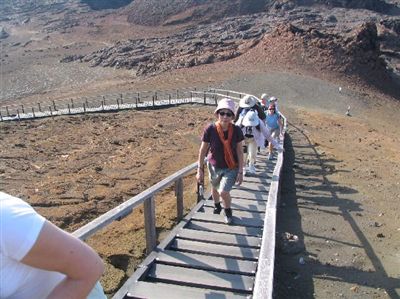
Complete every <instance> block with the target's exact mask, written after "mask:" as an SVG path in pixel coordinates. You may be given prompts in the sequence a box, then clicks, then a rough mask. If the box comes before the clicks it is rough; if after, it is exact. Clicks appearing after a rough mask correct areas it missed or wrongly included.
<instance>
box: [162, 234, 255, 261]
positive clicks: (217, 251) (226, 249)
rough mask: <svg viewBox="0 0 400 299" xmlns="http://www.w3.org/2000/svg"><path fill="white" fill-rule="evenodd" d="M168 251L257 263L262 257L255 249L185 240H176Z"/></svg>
mask: <svg viewBox="0 0 400 299" xmlns="http://www.w3.org/2000/svg"><path fill="white" fill-rule="evenodd" d="M168 249H169V250H171V249H172V250H179V251H185V252H191V253H201V254H210V255H214V256H220V257H231V258H238V259H243V260H252V261H256V260H257V259H258V256H259V255H260V250H259V249H255V248H249V247H239V246H230V245H221V244H213V243H205V242H199V241H191V240H183V239H174V240H173V241H172V242H171V244H170V246H169V247H168Z"/></svg>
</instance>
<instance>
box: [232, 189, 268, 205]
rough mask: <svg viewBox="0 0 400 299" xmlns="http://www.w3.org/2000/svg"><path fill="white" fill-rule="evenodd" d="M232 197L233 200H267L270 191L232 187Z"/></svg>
mask: <svg viewBox="0 0 400 299" xmlns="http://www.w3.org/2000/svg"><path fill="white" fill-rule="evenodd" d="M231 197H232V202H234V201H235V198H241V199H253V200H260V201H266V200H267V199H268V193H267V192H258V191H247V190H241V189H232V191H231Z"/></svg>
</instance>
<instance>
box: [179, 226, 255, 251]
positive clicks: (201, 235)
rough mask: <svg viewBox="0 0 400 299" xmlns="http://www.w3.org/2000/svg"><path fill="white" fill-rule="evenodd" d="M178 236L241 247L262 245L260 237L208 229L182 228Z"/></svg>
mask: <svg viewBox="0 0 400 299" xmlns="http://www.w3.org/2000/svg"><path fill="white" fill-rule="evenodd" d="M176 236H177V237H178V238H180V239H188V240H195V241H203V242H210V243H217V244H226V245H237V246H241V247H254V248H259V247H260V246H261V238H259V237H251V236H243V235H232V234H225V233H216V232H208V231H201V230H193V229H186V228H185V229H182V230H181V231H180V232H179V233H178V234H177V235H176Z"/></svg>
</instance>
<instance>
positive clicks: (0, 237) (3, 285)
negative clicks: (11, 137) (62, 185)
mask: <svg viewBox="0 0 400 299" xmlns="http://www.w3.org/2000/svg"><path fill="white" fill-rule="evenodd" d="M103 271H104V264H103V261H102V260H101V258H100V257H99V256H98V255H97V253H96V252H95V251H94V250H93V249H92V248H90V247H89V246H88V245H86V244H85V243H84V242H82V241H81V240H79V239H77V238H75V237H74V236H72V235H71V234H69V233H67V232H65V231H63V230H61V229H60V228H58V227H57V226H55V225H53V224H52V223H50V222H49V221H47V220H46V219H45V218H43V217H42V216H41V215H39V214H38V213H37V212H35V210H34V209H33V208H32V207H31V206H30V205H29V204H28V203H26V202H25V201H23V200H22V199H19V198H16V197H13V196H11V195H8V194H6V193H4V192H0V298H15V299H28V298H29V299H31V298H35V299H42V298H48V299H52V298H54V299H64V298H69V299H71V298H74V299H80V298H82V299H84V298H90V299H106V297H105V295H104V292H103V289H102V287H101V285H100V283H99V282H98V280H99V278H100V276H101V275H102V274H103Z"/></svg>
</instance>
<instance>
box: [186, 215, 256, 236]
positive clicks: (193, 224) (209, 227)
mask: <svg viewBox="0 0 400 299" xmlns="http://www.w3.org/2000/svg"><path fill="white" fill-rule="evenodd" d="M234 223H235V219H234V220H233V225H232V224H229V225H228V224H218V223H209V222H204V221H197V220H191V221H190V222H189V223H187V224H186V225H185V228H189V229H195V230H203V231H211V232H221V233H227V234H237V235H245V236H253V237H261V236H262V229H261V228H260V227H244V226H237V225H234Z"/></svg>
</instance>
